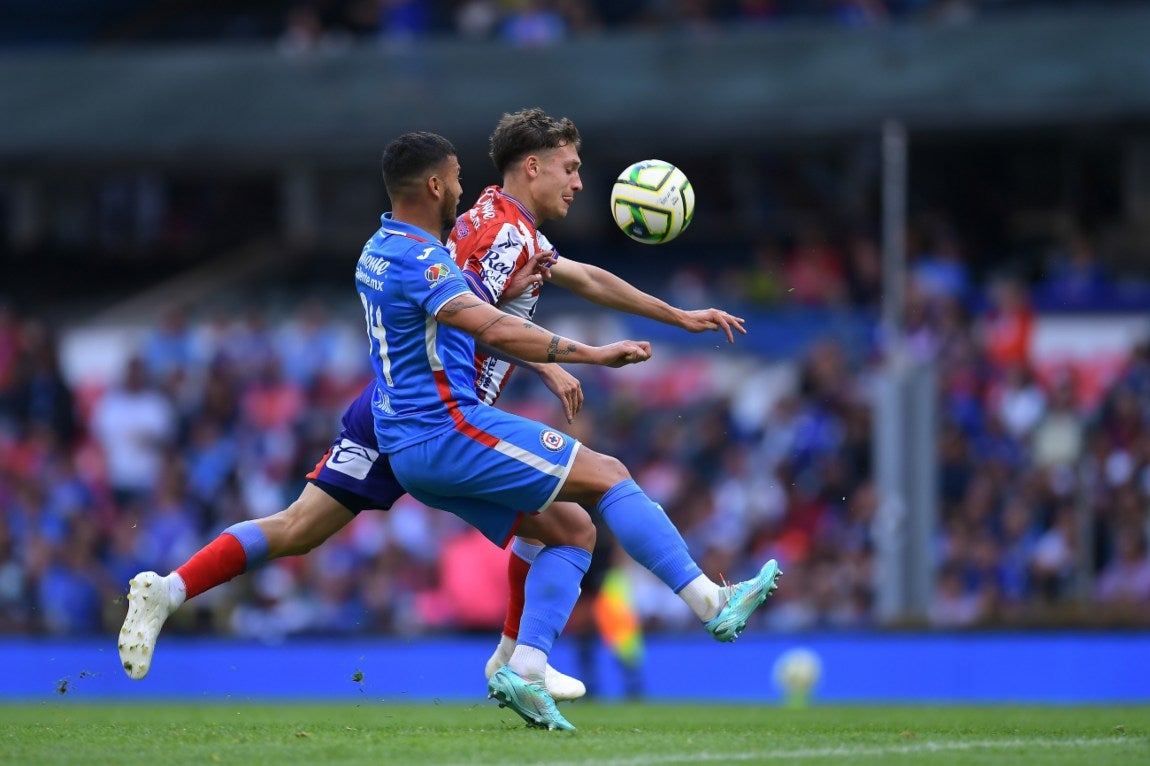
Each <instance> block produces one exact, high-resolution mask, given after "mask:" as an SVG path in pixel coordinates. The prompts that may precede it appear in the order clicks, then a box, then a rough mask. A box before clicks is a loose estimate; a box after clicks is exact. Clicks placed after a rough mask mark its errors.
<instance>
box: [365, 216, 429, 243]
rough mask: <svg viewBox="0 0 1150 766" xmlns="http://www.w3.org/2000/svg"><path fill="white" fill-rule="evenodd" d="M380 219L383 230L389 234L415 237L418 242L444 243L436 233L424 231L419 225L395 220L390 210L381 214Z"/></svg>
mask: <svg viewBox="0 0 1150 766" xmlns="http://www.w3.org/2000/svg"><path fill="white" fill-rule="evenodd" d="M379 221H380V223H381V224H382V225H383V230H384V231H386V232H387V233H388V234H398V235H400V236H401V237H408V238H410V239H414V240H415V241H416V242H434V243H435V244H437V245H441V244H443V243H442V242H440V240H439V237H437V236H435V235H434V234H431V233H429V232H427V231H424V230H423V229H421V228H419V227H418V226H412V225H411V224H410V223H404V222H403V221H397V220H395V219H394V218H392V217H391V213H390V212H387V213H384V214H383V215H382V216H380V219H379Z"/></svg>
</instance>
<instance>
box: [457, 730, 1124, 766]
mask: <svg viewBox="0 0 1150 766" xmlns="http://www.w3.org/2000/svg"><path fill="white" fill-rule="evenodd" d="M1138 741H1145V740H1144V739H1143V738H1142V737H1129V738H1119V737H1115V738H1113V739H1085V738H1077V739H977V740H965V741H962V740H959V741H952V742H947V741H944V742H915V743H907V744H905V745H879V746H864V747H849V746H845V745H840V746H838V747H809V748H796V749H794V750H783V749H779V750H757V751H749V752H747V751H744V752H738V753H709V752H701V753H673V754H672V753H668V754H666V755H640V756H635V757H633V758H615V759H611V760H604V759H603V758H601V757H591V758H588V759H586V760H581V761H546V763H547V764H549V766H588V764H594V765H595V766H656V765H657V764H672V763H708V762H712V761H763V762H767V761H771V762H777V761H787V760H794V761H802V760H810V759H812V758H859V757H865V756H888V755H891V756H895V755H914V754H918V753H943V752H962V751H965V750H1017V749H1019V748H1024V747H1032V748H1092V747H1114V746H1116V745H1133V744H1135V743H1136V742H1138ZM501 763H504V762H501ZM471 766H474V764H472V765H471Z"/></svg>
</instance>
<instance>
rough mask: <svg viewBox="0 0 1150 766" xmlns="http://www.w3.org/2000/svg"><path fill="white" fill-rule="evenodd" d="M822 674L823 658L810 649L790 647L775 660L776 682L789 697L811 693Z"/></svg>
mask: <svg viewBox="0 0 1150 766" xmlns="http://www.w3.org/2000/svg"><path fill="white" fill-rule="evenodd" d="M822 674H823V663H822V660H820V659H819V656H818V655H817V654H815V653H814V652H813V651H811V650H810V649H806V648H803V647H796V648H794V649H788V650H787V651H785V652H783V653H782V654H781V655H779V658H778V659H777V660H775V667H774V677H775V683H776V684H778V686H779V688H780V689H781V690H782V691H783V693H784V694H785V695H786V696H787V697H788V698H795V697H806V696H807V695H809V694H810V692H811V690H812V689H813V688H814V687H815V684H817V683H818V682H819V678H820V677H821V676H822Z"/></svg>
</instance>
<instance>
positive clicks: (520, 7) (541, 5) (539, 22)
mask: <svg viewBox="0 0 1150 766" xmlns="http://www.w3.org/2000/svg"><path fill="white" fill-rule="evenodd" d="M499 36H500V39H502V40H504V41H506V42H508V43H510V44H511V45H514V46H516V47H519V48H533V47H540V46H546V45H551V44H553V43H557V42H559V41H560V40H562V39H563V38H564V37H566V36H567V22H566V20H565V19H564V18H563V16H562V14H560V13H559V11H558V10H556V8H555V4H554V2H553V1H552V0H518V2H517V3H516V7H514V8H513V9H512V10H510V11H509V12H508V13H507V15H506V16H505V17H504V19H503V22H502V24H501V25H500V31H499Z"/></svg>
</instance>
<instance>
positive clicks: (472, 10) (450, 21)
mask: <svg viewBox="0 0 1150 766" xmlns="http://www.w3.org/2000/svg"><path fill="white" fill-rule="evenodd" d="M1145 4H1146V0H1104V2H1097V1H1095V2H1088V1H1087V0H643V2H627V3H620V2H611V0H297V1H296V2H293V3H282V2H276V1H274V0H244V2H233V3H227V4H212V3H208V4H198V3H184V2H177V1H175V0H172V1H168V2H165V1H163V0H159V1H158V0H111V1H110V2H103V3H88V2H83V1H82V0H66V1H65V2H63V3H57V4H55V9H56V12H57V13H66V14H68V18H69V23H68V24H67V25H53V24H52V23H50V22H49V20H48V19H46V17H45V16H44V13H43V9H42V4H41V3H39V2H38V0H10V2H8V3H6V4H5V6H6V8H5V10H4V18H5V22H6V23H5V24H4V25H3V26H4V27H5V28H4V29H3V30H2V31H0V41H3V42H4V43H6V44H9V45H21V46H26V45H33V46H56V45H71V46H82V47H85V46H92V45H97V46H115V45H132V44H152V43H157V42H165V43H171V42H200V41H213V42H215V41H220V40H230V41H233V42H247V43H250V42H253V41H261V40H263V41H277V42H278V44H279V45H280V46H281V47H282V48H283V49H284V50H285V51H287V52H295V53H303V52H310V51H316V50H325V49H328V50H331V49H338V48H340V47H341V46H344V45H347V44H348V43H350V42H351V41H353V40H357V41H365V40H377V41H379V42H380V43H383V44H391V43H403V42H408V41H411V40H416V39H422V38H427V37H432V36H445V35H446V36H456V37H462V38H465V39H472V40H498V41H500V42H504V43H508V44H512V45H521V46H535V45H548V44H551V43H554V42H558V41H560V40H564V39H569V38H572V37H579V36H585V35H590V34H597V33H601V32H610V31H613V30H623V29H648V30H655V31H677V32H686V33H694V34H706V33H708V32H710V31H714V30H715V29H717V28H718V27H720V26H728V27H729V26H736V27H747V26H775V25H788V24H805V23H806V24H831V25H836V26H841V27H845V28H865V27H879V26H884V25H887V24H894V23H902V22H928V23H949V24H961V23H967V22H970V21H972V20H975V19H978V18H980V17H984V16H993V15H995V14H1000V13H1009V12H1017V11H1021V12H1026V11H1029V10H1033V9H1035V8H1039V9H1041V8H1074V7H1081V8H1085V7H1088V6H1089V7H1091V8H1096V7H1097V6H1099V5H1106V6H1109V7H1117V6H1122V5H1126V6H1132V5H1145Z"/></svg>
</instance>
